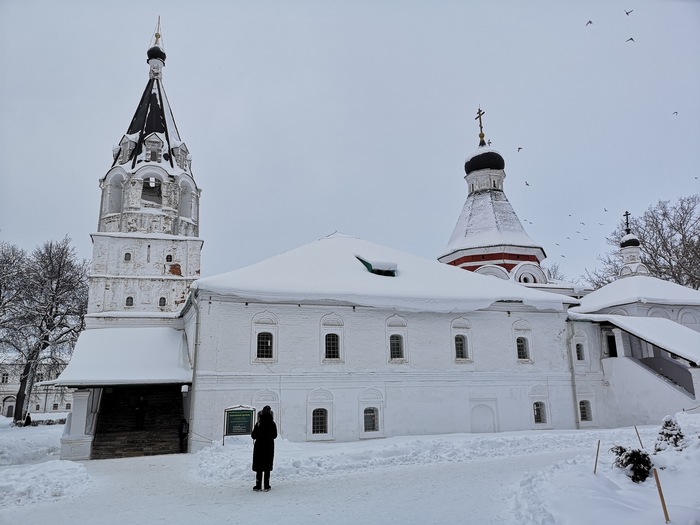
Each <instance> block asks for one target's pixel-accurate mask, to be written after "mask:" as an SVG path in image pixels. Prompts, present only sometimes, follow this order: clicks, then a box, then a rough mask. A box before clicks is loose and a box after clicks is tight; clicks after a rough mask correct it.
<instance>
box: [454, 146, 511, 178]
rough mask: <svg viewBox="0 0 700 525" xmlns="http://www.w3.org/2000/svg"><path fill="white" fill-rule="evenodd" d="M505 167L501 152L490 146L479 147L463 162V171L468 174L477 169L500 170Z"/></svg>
mask: <svg viewBox="0 0 700 525" xmlns="http://www.w3.org/2000/svg"><path fill="white" fill-rule="evenodd" d="M505 167H506V161H505V160H503V157H501V154H500V153H498V152H497V151H496V150H493V149H491V148H485V147H479V148H478V149H477V150H476V151H475V152H474V153H473V154H472V155H471V156H470V157H467V160H466V161H465V162H464V171H466V172H467V175H469V174H470V173H471V172H473V171H478V170H502V169H504V168H505Z"/></svg>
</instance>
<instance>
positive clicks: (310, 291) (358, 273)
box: [192, 234, 578, 312]
mask: <svg viewBox="0 0 700 525" xmlns="http://www.w3.org/2000/svg"><path fill="white" fill-rule="evenodd" d="M358 257H359V258H361V259H364V260H372V261H391V262H392V263H395V264H396V276H394V277H392V276H388V275H375V274H373V273H371V272H370V271H368V269H367V268H366V267H365V265H364V264H363V263H362V262H361V261H360V260H359V259H358ZM192 287H193V288H195V289H198V290H200V293H201V292H211V293H215V294H221V295H233V296H237V297H239V298H241V299H243V300H251V301H261V302H270V303H275V302H282V303H302V302H304V303H317V304H328V303H342V304H351V305H358V306H370V307H378V308H390V309H397V310H405V311H422V312H468V311H473V310H479V309H483V308H487V307H489V306H490V305H492V304H494V303H496V302H498V301H511V302H522V303H524V304H526V305H529V306H532V307H534V308H537V309H542V310H545V309H555V310H560V309H562V308H563V304H562V303H567V304H578V301H577V300H576V299H572V298H570V297H566V296H562V295H558V294H552V293H547V292H541V291H538V290H532V289H529V288H525V287H523V286H519V285H517V284H514V283H511V282H508V281H504V280H501V279H496V278H493V277H488V276H483V275H478V274H474V273H472V272H468V271H465V270H463V269H460V268H456V267H453V266H449V265H446V264H442V263H439V262H437V261H435V260H432V259H425V258H422V257H418V256H415V255H411V254H408V253H405V252H401V251H398V250H394V249H391V248H386V247H384V246H380V245H377V244H374V243H371V242H368V241H364V240H362V239H357V238H354V237H350V236H346V235H341V234H333V235H331V236H329V237H325V238H323V239H320V240H318V241H314V242H312V243H309V244H306V245H304V246H301V247H299V248H296V249H294V250H292V251H289V252H287V253H283V254H281V255H277V256H275V257H271V258H270V259H266V260H264V261H262V262H259V263H257V264H253V265H251V266H248V267H245V268H241V269H239V270H235V271H232V272H229V273H224V274H220V275H216V276H213V277H206V278H203V279H199V280H197V281H195V282H194V284H193V285H192Z"/></svg>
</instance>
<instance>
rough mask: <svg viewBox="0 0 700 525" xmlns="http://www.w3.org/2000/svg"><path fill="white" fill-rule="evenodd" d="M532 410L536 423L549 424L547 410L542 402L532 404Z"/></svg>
mask: <svg viewBox="0 0 700 525" xmlns="http://www.w3.org/2000/svg"><path fill="white" fill-rule="evenodd" d="M532 410H533V412H534V415H535V423H546V422H547V410H546V408H545V406H544V403H543V402H542V401H536V402H535V403H533V404H532Z"/></svg>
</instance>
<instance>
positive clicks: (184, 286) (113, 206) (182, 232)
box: [88, 30, 203, 318]
mask: <svg viewBox="0 0 700 525" xmlns="http://www.w3.org/2000/svg"><path fill="white" fill-rule="evenodd" d="M154 39H155V41H154V42H153V45H152V47H151V48H150V49H149V50H148V53H147V55H148V59H147V62H148V64H149V79H148V83H147V84H146V89H145V90H144V92H143V95H142V97H141V100H140V101H139V104H138V107H137V108H136V112H135V114H134V117H133V119H132V120H131V124H130V125H129V128H128V130H127V132H126V134H125V135H124V136H123V137H122V139H121V140H120V142H119V145H117V146H115V147H114V148H113V156H114V160H113V163H112V167H111V169H110V170H109V171H108V172H107V174H106V175H105V176H104V177H103V178H102V179H101V180H100V188H101V189H102V201H101V205H100V215H99V221H98V227H97V233H93V234H92V243H93V256H92V269H91V272H90V292H89V301H88V314H93V315H92V316H90V315H89V316H88V317H93V318H94V317H96V316H97V317H99V314H101V313H104V314H105V316H107V317H108V316H109V314H110V313H112V312H119V316H123V315H124V313H125V312H134V314H135V315H136V316H139V315H143V314H144V313H146V315H148V313H152V314H166V316H167V314H168V313H173V312H177V311H178V310H179V309H180V307H181V306H182V305H183V304H184V301H185V298H186V296H187V292H188V289H189V286H190V284H191V283H192V282H193V281H194V280H195V279H197V278H199V275H200V252H201V249H202V244H203V240H202V239H200V238H199V197H200V194H201V190H200V189H199V188H198V187H197V184H196V183H195V181H194V178H193V176H192V171H191V161H192V159H191V156H190V153H189V150H188V149H187V146H186V145H185V143H184V142H183V141H182V140H181V138H180V134H179V132H178V129H177V126H176V125H175V120H174V118H173V114H172V111H171V109H170V104H169V103H168V98H167V97H166V95H165V90H164V89H163V84H162V76H163V75H162V70H163V67H164V66H165V51H164V46H163V44H162V41H161V35H160V31H159V30H158V31H157V32H156V33H155V37H154ZM95 314H97V315H95Z"/></svg>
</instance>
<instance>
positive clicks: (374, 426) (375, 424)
mask: <svg viewBox="0 0 700 525" xmlns="http://www.w3.org/2000/svg"><path fill="white" fill-rule="evenodd" d="M364 420H365V423H364V424H365V432H377V431H378V430H379V409H377V408H376V407H367V408H365V410H364Z"/></svg>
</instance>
